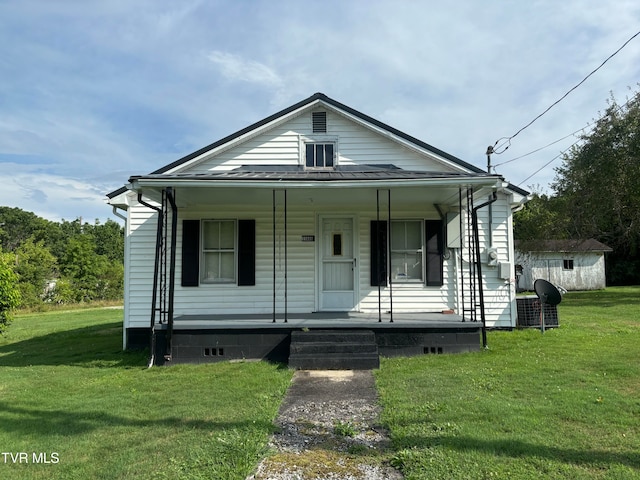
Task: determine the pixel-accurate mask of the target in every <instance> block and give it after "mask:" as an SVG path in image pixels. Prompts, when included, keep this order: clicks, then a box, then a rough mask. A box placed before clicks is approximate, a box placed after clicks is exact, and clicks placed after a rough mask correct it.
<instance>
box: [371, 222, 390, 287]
mask: <svg viewBox="0 0 640 480" xmlns="http://www.w3.org/2000/svg"><path fill="white" fill-rule="evenodd" d="M371 286H372V287H378V286H380V287H386V286H387V221H386V220H372V221H371Z"/></svg>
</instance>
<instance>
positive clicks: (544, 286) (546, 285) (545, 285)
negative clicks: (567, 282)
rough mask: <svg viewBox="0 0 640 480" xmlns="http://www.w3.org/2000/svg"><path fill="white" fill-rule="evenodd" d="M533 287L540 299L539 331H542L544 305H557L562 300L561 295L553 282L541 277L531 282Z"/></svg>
mask: <svg viewBox="0 0 640 480" xmlns="http://www.w3.org/2000/svg"><path fill="white" fill-rule="evenodd" d="M533 289H534V290H535V291H536V295H538V298H539V299H540V331H542V333H544V305H545V304H547V305H558V304H559V303H560V302H561V301H562V295H561V294H560V291H559V290H558V289H557V288H556V287H555V285H554V284H552V283H550V282H547V281H546V280H543V279H542V278H539V279H538V280H536V281H535V282H533Z"/></svg>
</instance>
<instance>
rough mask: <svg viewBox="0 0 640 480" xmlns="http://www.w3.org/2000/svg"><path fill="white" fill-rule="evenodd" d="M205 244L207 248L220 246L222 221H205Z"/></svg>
mask: <svg viewBox="0 0 640 480" xmlns="http://www.w3.org/2000/svg"><path fill="white" fill-rule="evenodd" d="M203 223H204V228H203V230H204V231H203V236H204V239H203V242H202V243H203V245H204V248H205V250H210V249H215V248H219V240H220V223H219V222H203Z"/></svg>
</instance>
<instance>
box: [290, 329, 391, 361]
mask: <svg viewBox="0 0 640 480" xmlns="http://www.w3.org/2000/svg"><path fill="white" fill-rule="evenodd" d="M289 367H290V368H295V369H298V370H370V369H374V368H380V356H379V354H378V345H377V344H376V336H375V333H373V331H371V330H312V331H298V330H295V331H292V332H291V347H290V350H289Z"/></svg>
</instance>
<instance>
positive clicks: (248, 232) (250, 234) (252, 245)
mask: <svg viewBox="0 0 640 480" xmlns="http://www.w3.org/2000/svg"><path fill="white" fill-rule="evenodd" d="M255 284H256V221H255V220H238V285H240V286H248V285H255Z"/></svg>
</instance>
